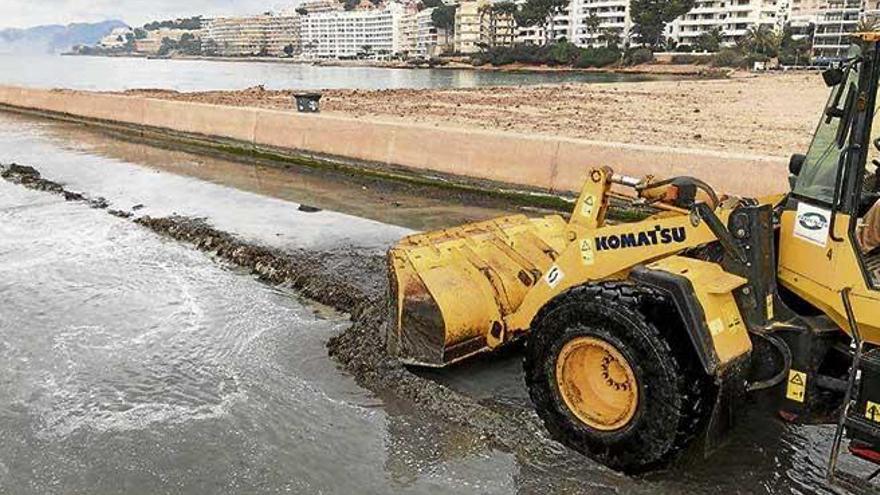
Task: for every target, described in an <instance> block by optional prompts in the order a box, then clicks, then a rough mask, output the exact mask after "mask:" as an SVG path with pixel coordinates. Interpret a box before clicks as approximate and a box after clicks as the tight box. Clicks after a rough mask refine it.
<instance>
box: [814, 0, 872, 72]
mask: <svg viewBox="0 0 880 495" xmlns="http://www.w3.org/2000/svg"><path fill="white" fill-rule="evenodd" d="M824 3H825V5H823V6H822V7H820V13H819V16H818V19H817V21H816V32H815V34H814V35H813V58H814V59H815V60H817V61H820V62H821V61H824V60H828V59H838V58H842V57H844V56H845V55H846V51H847V48H849V45H850V38H849V33H852V32H854V31H855V30H856V27H857V26H858V24H859V20H860V19H861V18H862V13H863V9H864V7H865V5H864V4H865V2H863V1H862V0H826V2H824Z"/></svg>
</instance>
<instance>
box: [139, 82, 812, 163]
mask: <svg viewBox="0 0 880 495" xmlns="http://www.w3.org/2000/svg"><path fill="white" fill-rule="evenodd" d="M293 92H294V91H270V90H264V89H262V88H260V87H256V88H251V89H248V90H243V91H212V92H195V93H179V92H175V91H167V90H149V89H143V90H131V91H128V92H127V93H128V94H137V95H143V96H150V97H154V98H163V99H171V100H183V101H196V102H203V103H213V104H219V105H232V106H251V107H260V108H272V109H291V108H292V93H293ZM323 95H324V97H323V99H322V100H321V105H322V111H324V112H325V113H328V114H343V115H348V116H355V117H359V118H364V119H371V120H376V119H378V120H389V121H395V122H419V123H427V124H432V125H437V126H455V127H463V128H479V129H493V130H507V131H512V132H519V133H525V134H542V135H553V136H563V137H571V138H579V139H588V140H594V141H602V142H617V143H629V144H650V145H663V146H674V147H682V148H697V149H712V150H719V151H729V152H741V153H751V154H759V155H770V156H788V155H790V154H791V153H795V152H803V151H804V150H805V148H806V146H807V145H808V144H809V139H810V137H811V135H812V131H813V129H814V127H815V124H816V122H817V119H818V115H819V114H820V112H821V108H822V104H823V103H824V101H825V99H826V97H827V88H825V86H824V85H823V84H822V79H821V76H820V75H819V74H818V73H786V74H769V75H757V76H755V75H739V76H736V77H733V78H730V79H715V80H696V79H688V80H679V81H646V82H625V83H599V84H561V85H544V86H528V87H494V88H492V87H489V88H474V89H393V90H376V91H365V90H327V91H324V92H323Z"/></svg>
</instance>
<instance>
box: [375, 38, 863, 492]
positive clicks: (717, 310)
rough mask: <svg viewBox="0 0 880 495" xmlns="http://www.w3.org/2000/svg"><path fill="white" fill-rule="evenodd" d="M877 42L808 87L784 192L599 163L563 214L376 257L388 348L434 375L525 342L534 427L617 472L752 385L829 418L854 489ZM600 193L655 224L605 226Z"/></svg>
mask: <svg viewBox="0 0 880 495" xmlns="http://www.w3.org/2000/svg"><path fill="white" fill-rule="evenodd" d="M878 40H880V34H860V35H858V37H857V39H856V43H855V44H854V45H853V49H852V51H851V53H850V55H849V57H848V58H847V59H846V60H845V61H842V62H841V63H840V64H839V66H835V67H833V68H830V69H828V70H826V71H825V72H824V73H823V74H822V75H823V78H824V81H825V83H826V84H827V85H828V86H829V87H830V88H831V96H830V98H829V100H828V103H827V106H826V108H824V110H823V112H822V115H821V120H820V122H819V125H818V127H817V129H816V132H815V135H814V138H813V141H812V144H811V146H810V148H809V149H808V150H807V152H806V154H805V155H795V156H793V157H792V159H791V163H790V166H789V168H790V172H791V190H790V191H788V192H784V191H781V192H780V194H779V195H778V196H773V197H766V198H757V199H755V198H739V197H729V196H719V195H718V194H717V193H716V192H715V191H713V189H712V188H711V187H710V186H709V185H708V184H705V183H704V182H702V181H700V180H699V179H695V178H691V177H678V178H672V179H665V180H655V179H654V178H651V177H646V178H633V177H626V176H622V175H617V174H615V173H614V172H613V171H611V170H609V169H607V168H597V169H595V170H592V171H591V172H590V173H589V174H588V176H587V179H586V181H585V184H584V186H583V190H582V192H581V194H580V196H579V197H578V199H577V201H576V203H575V205H574V209H573V211H572V213H571V216H570V217H569V218H568V219H567V220H566V219H564V218H562V217H561V216H558V215H554V216H547V217H544V218H532V219H530V218H526V217H525V216H522V215H516V216H510V217H506V218H500V219H495V220H490V221H486V222H482V223H476V224H471V225H465V226H462V227H457V228H451V229H447V230H442V231H438V232H432V233H425V234H417V235H413V236H410V237H407V238H405V239H403V240H402V241H401V242H400V243H399V244H398V245H396V246H394V247H393V248H392V249H391V250H390V252H389V254H388V265H389V272H390V298H391V307H392V308H393V311H392V318H391V322H390V323H389V327H388V329H387V345H388V351H389V352H390V353H391V354H393V355H394V356H397V357H399V359H401V360H402V361H403V362H405V363H407V364H411V365H417V366H430V367H443V366H448V365H450V364H452V363H455V362H457V361H460V360H463V359H467V358H469V357H472V356H475V355H478V354H480V353H483V352H488V351H492V350H494V349H498V348H499V347H501V346H504V345H506V344H509V343H512V342H515V341H519V340H522V341H524V342H525V345H524V354H525V356H524V368H525V380H526V384H527V386H528V390H529V393H530V396H531V398H532V401H533V403H534V405H535V407H536V409H537V412H538V414H539V415H540V417H541V418H542V419H543V421H544V423H545V424H546V427H547V429H548V430H549V432H550V433H551V434H552V435H553V437H555V438H556V439H558V440H559V441H561V442H563V443H565V444H566V445H568V446H570V447H572V448H574V449H576V450H578V451H580V452H582V453H584V454H586V455H587V456H589V457H592V458H593V459H596V460H598V461H600V462H602V463H604V464H606V465H608V466H610V467H612V468H615V469H618V470H621V471H624V472H629V473H634V472H643V471H646V470H649V469H653V468H655V467H658V466H661V465H663V464H665V463H668V462H669V461H671V460H673V459H674V458H675V457H676V456H677V455H678V454H679V453H680V452H682V451H683V450H685V449H687V448H688V447H689V446H690V445H691V444H694V443H695V440H698V439H704V440H705V439H706V438H707V436H708V435H709V434H710V433H712V432H723V431H724V430H725V428H724V426H726V425H729V424H730V421H731V419H732V418H733V410H734V409H735V407H736V406H737V405H738V404H740V403H741V402H742V398H743V396H744V395H745V394H748V393H752V392H755V391H758V390H765V391H767V392H765V393H767V394H773V395H775V396H776V397H778V400H779V404H780V405H779V411H780V415H781V417H782V418H783V419H785V420H788V421H796V422H810V423H821V422H828V423H832V424H836V425H837V429H836V436H835V440H834V444H833V446H832V447H833V448H832V455H831V459H830V460H829V477H830V478H832V480H833V481H834V482H836V483H849V484H859V483H868V481H867V480H864V479H859V478H857V477H856V476H854V475H852V474H848V473H843V472H840V471H839V470H838V469H837V459H838V453H839V451H840V449H841V446H842V445H843V444H844V441H846V442H848V447H849V451H850V452H851V453H853V454H855V455H857V456H859V457H861V458H863V459H867V460H870V461H875V462H880V347H878V346H880V277H878V276H877V271H878V269H880V253H878V252H873V253H864V252H863V250H862V249H861V247H860V245H859V244H858V242H857V240H856V235H857V231H858V229H859V228H860V220H861V219H862V218H863V217H864V215H865V214H866V211H867V210H868V209H869V208H870V207H871V205H873V204H874V203H875V202H876V201H877V200H878V197H880V196H878V191H877V190H876V185H874V186H871V187H866V186H865V184H866V183H868V182H871V181H870V180H868V179H869V177H868V176H869V175H870V172H869V170H872V169H873V168H874V167H875V166H876V165H877V164H878V162H876V160H871V158H872V157H873V156H880V140H878V139H877V138H878V136H880V125H878V126H876V127H872V123H873V121H874V116H875V111H876V108H877V87H878V74H880V51H878ZM878 122H880V120H878ZM755 180H760V177H756V178H755ZM873 182H874V184H876V181H873ZM614 198H616V199H615V200H620V199H625V200H626V201H629V202H631V203H633V204H635V205H639V206H642V207H644V208H650V212H651V213H650V214H649V216H647V217H645V218H644V219H642V220H640V221H633V222H626V223H612V222H607V221H606V214H607V212H608V209H609V204H610V203H611V200H612V199H614Z"/></svg>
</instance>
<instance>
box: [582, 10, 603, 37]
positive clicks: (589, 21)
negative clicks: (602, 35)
mask: <svg viewBox="0 0 880 495" xmlns="http://www.w3.org/2000/svg"><path fill="white" fill-rule="evenodd" d="M601 25H602V19H600V18H599V16H598V15H596V13H595V12H590V15H588V16H587V18H586V19H584V28H585V29H586V30H587V34H589V35H590V39H591V40H592V38H593V35H595V34H598V33H599V26H601ZM591 44H592V43H591Z"/></svg>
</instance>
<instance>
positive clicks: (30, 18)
mask: <svg viewBox="0 0 880 495" xmlns="http://www.w3.org/2000/svg"><path fill="white" fill-rule="evenodd" d="M294 3H299V1H298V0H289V1H282V0H0V28H4V27H30V26H37V25H41V24H68V23H71V22H94V21H104V20H108V19H121V20H123V21H125V22H127V23H128V24H129V25H132V26H139V25H142V24H144V23H145V22H149V21H153V20H161V19H172V18H175V17H188V16H193V15H200V14H201V15H205V16H212V15H230V14H256V13H260V12H265V11H267V10H275V11H277V10H280V9H282V8H285V7H287V6H289V5H292V4H294Z"/></svg>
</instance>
